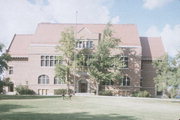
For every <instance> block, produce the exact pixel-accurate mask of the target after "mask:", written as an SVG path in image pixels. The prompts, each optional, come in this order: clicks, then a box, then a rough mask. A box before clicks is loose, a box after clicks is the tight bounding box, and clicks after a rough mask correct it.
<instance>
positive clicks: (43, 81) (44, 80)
mask: <svg viewBox="0 0 180 120" xmlns="http://www.w3.org/2000/svg"><path fill="white" fill-rule="evenodd" d="M38 84H49V77H48V76H47V75H40V76H39V77H38Z"/></svg>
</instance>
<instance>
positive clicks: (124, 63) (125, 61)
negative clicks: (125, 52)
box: [120, 56, 128, 68]
mask: <svg viewBox="0 0 180 120" xmlns="http://www.w3.org/2000/svg"><path fill="white" fill-rule="evenodd" d="M120 60H121V61H122V65H123V67H122V68H128V57H127V56H122V57H121V58H120Z"/></svg>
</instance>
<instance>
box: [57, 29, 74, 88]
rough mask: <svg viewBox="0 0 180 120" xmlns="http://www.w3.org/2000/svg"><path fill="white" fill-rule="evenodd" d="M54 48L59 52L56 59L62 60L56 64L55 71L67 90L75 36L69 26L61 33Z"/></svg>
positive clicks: (71, 70)
mask: <svg viewBox="0 0 180 120" xmlns="http://www.w3.org/2000/svg"><path fill="white" fill-rule="evenodd" d="M56 49H57V51H58V52H59V54H60V56H59V57H58V59H59V60H60V61H62V64H57V65H56V68H55V72H56V75H57V77H59V78H60V80H62V81H65V82H66V83H67V90H69V84H70V82H71V74H72V72H73V69H74V54H75V37H74V32H73V30H72V29H71V28H70V29H67V30H66V31H64V32H62V33H61V39H60V41H59V45H58V46H57V48H56Z"/></svg>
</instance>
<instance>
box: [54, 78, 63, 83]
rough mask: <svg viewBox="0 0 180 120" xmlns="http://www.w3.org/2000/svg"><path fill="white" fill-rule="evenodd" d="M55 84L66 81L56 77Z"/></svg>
mask: <svg viewBox="0 0 180 120" xmlns="http://www.w3.org/2000/svg"><path fill="white" fill-rule="evenodd" d="M54 84H64V81H62V80H60V79H59V78H58V77H54Z"/></svg>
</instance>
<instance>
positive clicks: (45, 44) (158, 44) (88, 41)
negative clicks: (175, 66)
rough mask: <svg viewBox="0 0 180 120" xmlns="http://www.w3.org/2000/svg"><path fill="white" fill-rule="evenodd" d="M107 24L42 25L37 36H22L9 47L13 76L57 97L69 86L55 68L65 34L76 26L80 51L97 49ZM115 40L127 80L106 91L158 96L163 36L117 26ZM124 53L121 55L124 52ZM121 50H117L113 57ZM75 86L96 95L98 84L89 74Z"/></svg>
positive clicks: (16, 81)
mask: <svg viewBox="0 0 180 120" xmlns="http://www.w3.org/2000/svg"><path fill="white" fill-rule="evenodd" d="M105 26H106V25H105V24H77V25H76V24H51V23H41V24H39V25H38V27H37V29H36V32H35V33H34V34H22V35H21V34H18V35H14V38H13V40H12V42H11V44H10V46H9V48H8V53H9V54H10V55H11V56H12V57H13V60H12V61H11V62H9V63H8V65H9V70H8V71H7V74H6V77H9V78H10V79H11V81H12V82H13V83H14V87H16V86H18V85H27V86H28V87H29V88H30V89H33V90H34V91H35V92H36V93H37V94H40V95H53V94H54V90H55V89H62V88H66V84H64V83H62V82H59V81H58V78H57V77H55V72H54V66H55V64H56V63H57V62H58V61H57V60H56V57H57V56H59V55H60V54H59V53H57V51H56V49H55V47H56V46H57V45H58V41H59V40H60V38H61V32H62V31H64V30H65V29H66V28H69V27H72V28H73V29H74V30H75V31H77V35H76V39H78V40H79V42H78V43H77V44H76V49H82V48H89V49H94V48H95V47H96V46H97V44H98V40H99V39H100V33H101V34H102V32H103V30H104V28H105ZM112 30H113V32H114V34H113V35H114V37H116V38H119V39H120V40H121V42H120V43H119V44H118V45H117V47H119V48H121V49H122V51H123V60H124V62H125V64H126V66H125V67H124V68H123V69H122V72H123V75H124V77H123V79H121V81H120V82H119V83H117V84H116V83H114V84H112V83H109V84H106V85H105V89H110V90H113V91H114V93H115V94H120V95H129V94H131V93H132V92H133V91H139V90H147V91H149V92H150V93H151V94H152V95H156V92H155V85H154V80H153V77H154V76H155V69H154V68H153V66H152V61H153V60H155V59H157V58H158V57H160V56H162V55H164V53H165V51H164V47H163V43H162V41H161V38H159V37H140V36H139V34H138V30H137V27H136V25H133V24H113V25H112ZM122 51H121V52H122ZM119 52H120V51H118V50H114V51H112V54H117V53H119ZM76 74H79V77H75V79H74V82H73V83H72V84H71V89H73V90H75V91H76V92H77V93H82V92H84V93H92V92H94V90H95V85H94V83H93V81H92V80H90V79H89V77H88V74H87V73H83V74H80V73H76Z"/></svg>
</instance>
